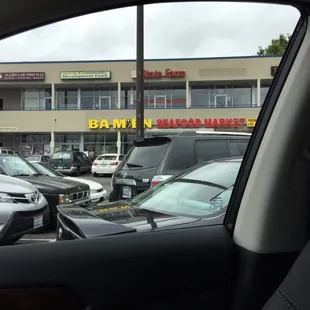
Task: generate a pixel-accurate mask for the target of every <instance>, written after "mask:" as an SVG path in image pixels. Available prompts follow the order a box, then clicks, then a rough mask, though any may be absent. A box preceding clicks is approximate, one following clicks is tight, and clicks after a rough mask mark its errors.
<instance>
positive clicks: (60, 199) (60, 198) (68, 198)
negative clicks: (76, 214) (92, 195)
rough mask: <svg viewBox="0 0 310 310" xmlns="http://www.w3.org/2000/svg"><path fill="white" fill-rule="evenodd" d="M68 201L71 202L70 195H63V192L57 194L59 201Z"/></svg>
mask: <svg viewBox="0 0 310 310" xmlns="http://www.w3.org/2000/svg"><path fill="white" fill-rule="evenodd" d="M68 202H72V201H71V199H70V195H63V194H60V195H59V203H60V204H61V203H68Z"/></svg>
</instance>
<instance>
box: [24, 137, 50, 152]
mask: <svg viewBox="0 0 310 310" xmlns="http://www.w3.org/2000/svg"><path fill="white" fill-rule="evenodd" d="M50 139H51V136H50V135H49V134H44V135H31V134H22V146H21V153H22V155H24V156H26V155H33V154H35V155H51V148H50Z"/></svg>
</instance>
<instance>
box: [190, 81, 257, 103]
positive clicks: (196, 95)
mask: <svg viewBox="0 0 310 310" xmlns="http://www.w3.org/2000/svg"><path fill="white" fill-rule="evenodd" d="M251 106H252V88H251V86H250V85H249V86H241V85H192V87H191V107H192V108H232V107H234V108H237V107H251Z"/></svg>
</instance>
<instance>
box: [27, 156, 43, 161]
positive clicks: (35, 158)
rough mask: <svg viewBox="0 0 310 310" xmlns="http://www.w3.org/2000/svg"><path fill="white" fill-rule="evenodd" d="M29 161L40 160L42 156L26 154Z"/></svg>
mask: <svg viewBox="0 0 310 310" xmlns="http://www.w3.org/2000/svg"><path fill="white" fill-rule="evenodd" d="M25 158H26V159H27V160H28V161H40V156H26V157H25Z"/></svg>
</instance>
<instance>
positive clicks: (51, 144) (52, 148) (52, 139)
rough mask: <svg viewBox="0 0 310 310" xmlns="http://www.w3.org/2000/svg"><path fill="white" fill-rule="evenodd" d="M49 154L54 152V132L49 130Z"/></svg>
mask: <svg viewBox="0 0 310 310" xmlns="http://www.w3.org/2000/svg"><path fill="white" fill-rule="evenodd" d="M50 148H51V154H53V153H54V152H55V132H54V131H52V132H51V142H50Z"/></svg>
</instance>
